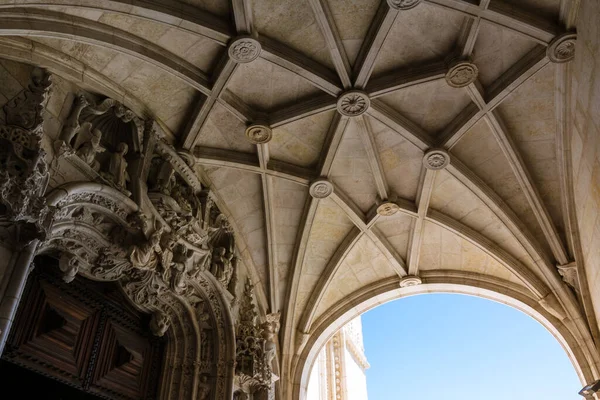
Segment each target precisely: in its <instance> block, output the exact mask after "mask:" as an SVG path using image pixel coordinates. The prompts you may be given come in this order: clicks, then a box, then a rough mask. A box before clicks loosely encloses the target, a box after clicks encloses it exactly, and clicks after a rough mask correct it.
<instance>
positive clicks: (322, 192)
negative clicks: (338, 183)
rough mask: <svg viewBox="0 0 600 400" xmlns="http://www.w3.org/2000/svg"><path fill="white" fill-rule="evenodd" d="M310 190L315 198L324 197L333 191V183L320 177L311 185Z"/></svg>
mask: <svg viewBox="0 0 600 400" xmlns="http://www.w3.org/2000/svg"><path fill="white" fill-rule="evenodd" d="M309 192H310V195H311V196H312V197H314V198H315V199H324V198H327V197H329V196H330V195H331V193H333V185H332V184H331V182H329V181H328V180H326V179H319V180H317V181H315V182H313V183H312V184H311V185H310V189H309Z"/></svg>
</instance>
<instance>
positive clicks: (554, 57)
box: [546, 33, 577, 63]
mask: <svg viewBox="0 0 600 400" xmlns="http://www.w3.org/2000/svg"><path fill="white" fill-rule="evenodd" d="M576 42H577V34H576V33H563V34H562V35H558V36H556V37H555V38H554V39H552V41H551V42H550V44H549V45H548V49H547V50H546V54H547V55H548V58H549V59H550V61H552V62H553V63H565V62H568V61H571V60H572V59H573V58H575V44H576Z"/></svg>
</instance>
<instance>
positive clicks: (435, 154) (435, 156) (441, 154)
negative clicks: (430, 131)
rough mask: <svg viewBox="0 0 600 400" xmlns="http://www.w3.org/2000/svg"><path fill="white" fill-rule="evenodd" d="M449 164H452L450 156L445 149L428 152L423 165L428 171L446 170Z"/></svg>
mask: <svg viewBox="0 0 600 400" xmlns="http://www.w3.org/2000/svg"><path fill="white" fill-rule="evenodd" d="M448 164H450V154H448V152H447V151H446V150H443V149H432V150H428V151H427V152H426V153H425V155H424V156H423V165H425V168H427V169H432V170H439V169H444V168H446V167H447V166H448Z"/></svg>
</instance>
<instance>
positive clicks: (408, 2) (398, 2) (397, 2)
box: [387, 0, 421, 11]
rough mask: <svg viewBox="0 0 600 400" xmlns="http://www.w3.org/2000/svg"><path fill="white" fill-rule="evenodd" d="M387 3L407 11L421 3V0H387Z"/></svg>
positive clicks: (394, 7) (391, 6) (396, 8)
mask: <svg viewBox="0 0 600 400" xmlns="http://www.w3.org/2000/svg"><path fill="white" fill-rule="evenodd" d="M387 3H388V5H389V6H390V8H393V9H394V10H401V11H405V10H410V9H411V8H415V7H416V6H418V5H419V4H421V0H387Z"/></svg>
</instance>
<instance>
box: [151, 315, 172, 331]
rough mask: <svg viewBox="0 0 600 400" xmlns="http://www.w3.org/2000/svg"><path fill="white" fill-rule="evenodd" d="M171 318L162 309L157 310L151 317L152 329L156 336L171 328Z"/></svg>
mask: <svg viewBox="0 0 600 400" xmlns="http://www.w3.org/2000/svg"><path fill="white" fill-rule="evenodd" d="M170 323H171V319H170V318H169V316H168V315H167V314H165V313H164V312H162V311H155V312H154V313H153V314H152V318H151V319H150V331H152V334H153V335H155V336H159V337H162V336H164V334H165V333H166V332H167V330H168V329H169V325H170Z"/></svg>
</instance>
